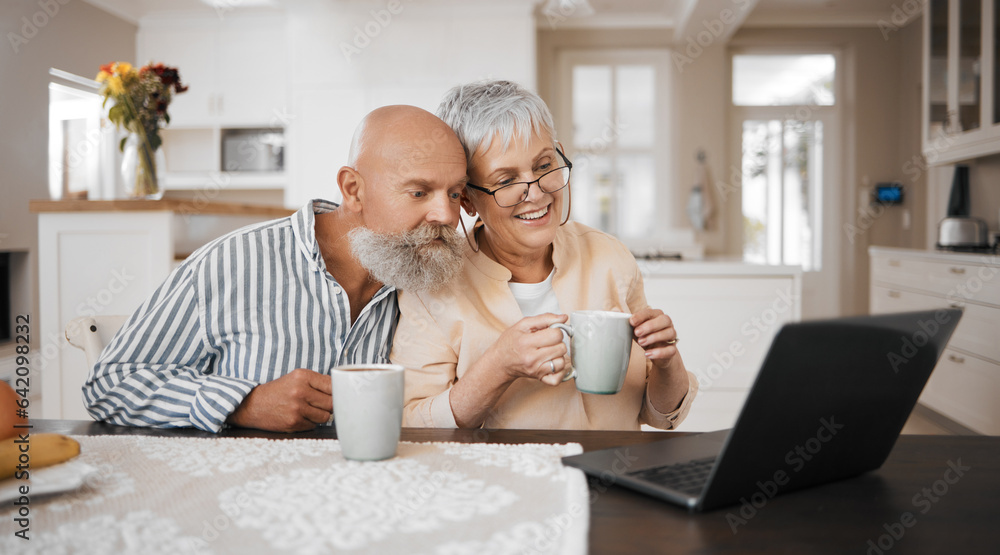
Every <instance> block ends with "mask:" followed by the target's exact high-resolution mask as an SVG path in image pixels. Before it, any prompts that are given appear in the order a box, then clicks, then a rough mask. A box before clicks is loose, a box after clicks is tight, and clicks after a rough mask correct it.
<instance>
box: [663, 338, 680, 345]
mask: <svg viewBox="0 0 1000 555" xmlns="http://www.w3.org/2000/svg"><path fill="white" fill-rule="evenodd" d="M678 341H680V339H678V338H676V337H675V338H673V339H671V340H669V341H664V343H665V344H667V345H675V344H676V343H677V342H678Z"/></svg>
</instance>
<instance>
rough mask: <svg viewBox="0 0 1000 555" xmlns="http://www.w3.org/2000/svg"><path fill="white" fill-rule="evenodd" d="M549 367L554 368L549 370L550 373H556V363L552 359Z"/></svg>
mask: <svg viewBox="0 0 1000 555" xmlns="http://www.w3.org/2000/svg"><path fill="white" fill-rule="evenodd" d="M549 368H551V369H552V370H551V371H550V372H549V373H550V374H555V373H556V363H555V362H552V361H551V360H550V361H549Z"/></svg>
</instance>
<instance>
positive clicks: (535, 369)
mask: <svg viewBox="0 0 1000 555" xmlns="http://www.w3.org/2000/svg"><path fill="white" fill-rule="evenodd" d="M568 319H569V317H568V316H566V315H565V314H551V313H548V314H539V315H538V316H529V317H527V318H522V319H521V320H520V321H519V322H518V323H516V324H514V325H513V326H511V327H510V328H508V329H507V330H506V331H504V332H503V333H502V334H500V337H499V338H497V341H496V343H494V344H493V347H492V349H491V350H492V351H494V353H493V354H494V355H495V356H496V358H495V359H494V360H496V361H497V362H498V363H499V364H500V366H501V367H502V368H503V369H504V370H505V371H506V372H507V375H508V376H509V377H510V381H514V380H515V379H517V378H532V379H536V380H541V381H542V382H543V383H546V384H548V385H559V384H560V383H561V382H562V378H563V375H564V374H565V373H566V371H568V370H569V364H568V363H567V361H566V344H565V343H563V332H562V331H560V330H559V328H550V327H549V326H551V325H552V324H555V323H560V324H565V323H566V321H567V320H568ZM550 361H551V364H550Z"/></svg>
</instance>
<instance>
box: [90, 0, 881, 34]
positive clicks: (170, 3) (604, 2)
mask: <svg viewBox="0 0 1000 555" xmlns="http://www.w3.org/2000/svg"><path fill="white" fill-rule="evenodd" d="M86 1H87V2H88V3H90V4H92V5H94V6H97V7H99V8H101V9H104V10H105V11H108V12H111V13H112V14H114V15H117V16H119V17H121V18H123V19H126V20H129V21H132V22H138V21H139V20H140V19H142V18H143V17H146V16H150V15H161V14H168V13H214V12H217V11H219V10H232V9H247V8H274V9H282V8H283V7H284V6H287V5H291V4H294V3H295V2H296V0H86ZM329 1H331V2H337V1H339V2H349V1H351V0H329ZM445 1H446V0H438V2H439V3H442V2H445ZM478 1H479V2H491V1H502V0H478ZM546 1H547V0H538V3H539V5H540V10H541V9H542V7H543V5H544V3H545V2H546ZM564 1H566V2H569V3H570V4H572V3H576V2H582V1H588V2H589V4H590V6H591V7H593V11H594V15H591V16H588V17H583V18H570V21H567V22H566V23H567V26H571V27H667V28H673V27H676V26H678V24H679V23H678V22H686V20H687V19H690V18H692V17H700V16H701V15H702V14H718V13H720V12H721V10H723V9H734V10H736V9H739V8H741V7H743V6H754V5H755V6H754V7H753V11H752V12H751V13H750V14H749V16H748V17H747V18H746V19H745V21H744V22H743V25H744V26H756V27H760V26H805V27H817V26H864V25H877V24H878V21H879V20H888V19H889V18H890V17H891V16H892V14H893V9H894V8H895V9H898V8H897V6H899V4H900V0H564ZM683 24H684V23H681V25H683Z"/></svg>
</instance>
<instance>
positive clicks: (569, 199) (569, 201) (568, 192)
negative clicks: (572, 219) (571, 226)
mask: <svg viewBox="0 0 1000 555" xmlns="http://www.w3.org/2000/svg"><path fill="white" fill-rule="evenodd" d="M572 190H573V186H572V185H567V186H566V217H565V218H564V219H563V221H562V223H561V224H559V225H560V226H564V225H566V222H568V221H569V215H570V214H571V213H572V212H573V193H572Z"/></svg>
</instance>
